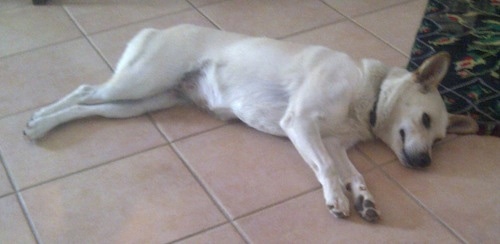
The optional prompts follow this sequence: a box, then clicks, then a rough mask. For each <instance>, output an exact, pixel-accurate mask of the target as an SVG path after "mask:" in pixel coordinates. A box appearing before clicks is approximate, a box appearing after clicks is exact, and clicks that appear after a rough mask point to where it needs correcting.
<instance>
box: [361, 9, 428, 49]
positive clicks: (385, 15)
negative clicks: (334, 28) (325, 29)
mask: <svg viewBox="0 0 500 244" xmlns="http://www.w3.org/2000/svg"><path fill="white" fill-rule="evenodd" d="M426 5H427V1H426V0H417V1H412V2H409V3H407V4H402V5H397V6H395V7H392V8H388V9H384V10H382V11H378V12H374V13H372V14H368V15H363V16H361V17H357V18H354V21H356V22H358V23H359V24H361V25H362V26H363V27H364V28H366V29H367V30H368V31H370V32H372V33H374V34H375V35H377V36H378V37H380V38H382V39H383V40H385V41H386V42H387V43H389V44H390V45H393V46H394V47H396V48H397V49H399V50H400V51H401V52H403V53H404V54H406V55H408V56H410V53H411V48H412V46H413V41H414V40H415V35H416V34H417V30H418V28H419V26H420V22H421V21H422V18H423V15H424V10H425V6H426Z"/></svg>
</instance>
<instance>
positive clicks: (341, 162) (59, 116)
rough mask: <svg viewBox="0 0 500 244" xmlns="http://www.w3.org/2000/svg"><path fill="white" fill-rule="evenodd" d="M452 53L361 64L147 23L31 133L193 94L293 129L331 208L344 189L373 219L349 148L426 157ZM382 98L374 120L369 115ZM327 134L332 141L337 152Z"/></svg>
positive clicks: (407, 159) (256, 121) (38, 119)
mask: <svg viewBox="0 0 500 244" xmlns="http://www.w3.org/2000/svg"><path fill="white" fill-rule="evenodd" d="M446 61H448V63H449V60H447V59H446V57H444V56H443V55H441V56H439V57H437V58H435V59H433V60H432V62H431V61H429V62H428V63H426V65H424V66H423V68H422V69H420V70H419V74H412V73H409V72H407V71H406V70H403V69H400V68H389V67H387V66H385V65H383V64H382V63H380V62H379V61H375V60H368V59H365V60H361V61H359V62H357V61H354V60H352V59H351V58H350V57H349V56H347V55H346V54H344V53H340V52H335V51H332V50H329V49H327V48H325V47H320V46H305V45H298V44H293V43H287V42H281V41H276V40H272V39H267V38H254V37H248V36H243V35H239V34H233V33H227V32H221V31H217V30H213V29H207V28H201V27H196V26H191V25H181V26H177V27H173V28H170V29H167V30H154V29H146V30H143V31H141V32H140V33H139V34H138V35H137V36H136V37H135V38H134V39H133V40H131V41H130V43H129V45H128V47H127V49H126V51H125V53H124V54H123V56H122V58H121V60H120V62H119V63H118V66H117V69H116V73H115V74H114V75H113V76H112V77H111V79H110V80H109V81H108V82H106V83H104V84H102V85H99V86H89V85H82V86H81V87H80V88H78V89H76V90H75V91H74V92H72V93H70V94H69V95H67V96H66V97H64V98H62V99H61V100H59V101H58V102H56V103H54V104H52V105H49V106H47V107H45V108H42V109H40V110H39V111H38V112H36V113H35V114H34V115H33V118H32V119H31V121H29V122H28V126H27V128H26V129H25V134H26V135H27V137H29V138H31V139H37V138H40V137H42V136H43V135H45V134H46V133H47V132H48V131H49V130H51V129H52V128H54V127H55V126H57V125H59V124H61V123H65V122H68V121H71V120H74V119H78V118H82V117H87V116H92V115H100V116H104V117H110V118H125V117H131V116H137V115H140V114H143V113H146V112H149V111H153V110H158V109H163V108H168V107H171V106H174V105H175V104H178V103H179V102H182V101H186V100H188V101H191V102H193V103H195V104H196V105H198V106H200V107H202V108H204V109H206V110H209V111H211V112H212V113H214V114H216V115H217V116H218V117H220V118H222V119H233V118H238V119H240V120H242V121H243V122H245V123H246V124H247V125H249V126H251V127H254V128H256V129H258V130H261V131H264V132H266V133H269V134H273V135H278V136H287V137H288V138H290V140H291V141H292V142H293V144H294V145H295V147H296V148H297V150H298V151H299V153H300V155H301V156H302V157H303V158H304V160H305V161H306V162H307V163H308V164H309V166H310V167H311V168H312V169H313V170H314V172H315V174H316V176H317V178H318V180H319V182H320V183H321V184H322V186H323V191H324V197H325V200H326V204H327V206H328V208H329V209H330V211H331V212H332V213H333V214H335V215H336V216H339V217H344V216H348V215H349V200H348V199H347V197H346V196H345V195H344V192H343V189H346V188H347V190H350V191H351V192H352V193H353V198H354V201H355V206H356V209H357V211H358V212H359V213H360V214H361V216H362V217H363V218H365V219H367V220H368V221H374V220H376V219H377V218H378V211H377V210H376V209H375V207H374V206H373V203H374V200H373V197H372V195H371V194H370V192H369V191H368V188H367V186H366V184H365V182H364V179H363V177H362V176H361V174H360V173H359V172H358V171H357V170H356V169H355V168H354V166H353V165H352V163H351V162H350V160H349V158H348V157H347V154H346V149H347V148H349V147H350V146H352V145H353V144H354V143H356V142H358V141H360V140H367V139H373V138H375V137H380V138H381V139H382V140H383V141H384V142H386V143H387V144H388V145H389V146H390V147H391V148H392V149H393V150H394V152H395V153H396V154H397V155H398V157H399V158H400V159H401V161H402V162H403V163H404V164H406V165H408V166H414V165H411V163H414V162H417V163H419V161H418V159H415V157H414V155H424V154H425V155H428V154H427V153H429V152H430V148H431V146H432V143H433V141H434V139H436V138H441V137H444V135H445V131H446V126H447V124H448V119H447V118H448V115H447V113H446V110H445V107H444V104H443V102H442V101H441V99H440V97H439V94H438V92H437V89H436V86H437V83H439V80H440V79H441V78H442V77H439V76H440V74H439V72H441V73H443V69H446V68H447V64H448V63H447V64H446V65H440V64H439V63H443V62H446ZM429 67H430V68H429ZM434 70H438V71H439V72H436V71H434ZM431 72H436V73H438V74H437V75H434V73H431ZM429 74H431V75H429ZM419 75H420V76H419ZM434 76H437V78H433V79H431V80H432V81H425V82H424V81H422V79H423V78H422V77H424V78H427V77H434ZM419 77H420V78H419ZM421 78H422V79H421ZM434 80H438V81H434ZM424 88H425V89H424ZM422 91H426V92H422ZM379 94H380V95H379ZM377 99H378V103H377V104H378V106H377V110H376V115H377V121H376V125H375V126H374V127H372V126H370V122H369V120H370V119H369V114H370V111H371V109H372V108H373V106H374V103H375V102H376V101H377ZM423 113H427V114H429V116H430V117H431V119H432V125H431V127H430V128H424V126H423V125H422V114H423ZM453 121H455V120H453ZM401 130H404V131H405V134H406V137H405V139H404V140H403V139H402V137H401V134H400V133H401V132H400V131H401ZM324 137H330V138H329V140H330V142H331V143H332V144H333V145H334V147H332V149H331V150H330V152H328V151H327V150H326V148H325V146H324V144H323V141H322V138H324ZM420 161H422V160H420Z"/></svg>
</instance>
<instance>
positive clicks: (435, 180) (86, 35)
mask: <svg viewBox="0 0 500 244" xmlns="http://www.w3.org/2000/svg"><path fill="white" fill-rule="evenodd" d="M425 5H426V1H425V0H390V1H385V0H378V1H377V0H357V1H348V0H324V1H320V0H273V1H270V0H226V1H224V0H169V1H158V0H127V1H118V0H54V1H50V3H49V5H48V6H40V7H34V6H32V5H31V4H30V1H29V0H0V84H1V89H0V135H1V136H0V156H1V157H0V161H1V164H0V243H33V242H39V243H170V242H181V243H245V242H251V243H498V241H499V240H500V232H499V231H498V230H500V191H499V189H500V188H499V187H500V178H499V177H498V175H500V166H499V163H500V150H499V149H500V140H499V139H498V138H491V137H479V136H449V137H448V138H447V139H446V140H444V141H443V142H441V143H440V144H438V145H437V146H436V148H435V152H434V164H433V166H431V167H430V168H429V169H427V170H422V171H415V170H409V169H406V168H404V167H402V166H400V165H399V164H398V162H397V161H396V159H395V156H394V155H393V154H392V153H391V152H390V150H389V149H388V148H387V147H385V146H384V145H383V144H381V143H380V142H369V143H363V144H360V145H358V146H356V147H355V148H353V149H351V150H350V151H349V156H350V157H351V159H352V161H353V162H354V164H355V165H356V166H357V167H358V169H359V170H360V171H361V172H362V173H363V174H364V175H365V178H366V180H367V182H368V184H369V186H370V188H371V189H372V192H373V194H374V195H375V197H376V199H377V203H378V206H379V208H380V210H381V211H382V219H381V221H380V222H379V223H377V224H368V223H365V222H364V221H362V220H361V219H360V218H359V217H358V216H356V215H353V216H351V217H349V218H348V219H343V220H339V219H335V218H333V217H332V216H330V215H329V213H328V211H327V210H326V208H325V206H324V204H323V199H322V195H321V190H320V186H319V184H318V183H317V181H316V179H315V177H314V175H313V173H312V172H311V170H310V169H309V168H308V167H307V166H306V165H305V164H304V163H303V161H302V159H301V158H300V157H299V155H298V153H297V152H296V151H295V150H294V148H293V146H292V145H291V143H290V142H289V141H288V140H286V139H283V138H278V137H273V136H269V135H265V134H263V133H259V132H257V131H254V130H251V129H249V128H247V127H245V126H243V125H242V124H240V123H225V122H221V121H218V120H216V119H214V118H211V117H210V116H208V115H206V114H204V113H201V112H199V111H198V110H196V109H193V108H191V107H189V106H184V107H178V108H172V109H169V110H165V111H159V112H155V113H151V114H148V115H144V116H140V117H137V118H132V119H126V120H107V119H101V118H90V119H85V120H81V121H77V122H74V123H70V124H67V125H63V126H60V127H58V128H57V129H56V130H54V131H53V132H52V133H50V134H49V135H48V136H47V137H46V138H45V139H43V140H41V141H39V142H37V143H33V142H29V141H27V140H25V139H24V138H23V137H22V134H21V131H22V128H23V126H24V124H25V122H26V121H27V119H28V118H29V117H30V114H31V113H32V112H33V111H34V110H35V109H36V108H38V107H40V106H43V105H45V104H47V103H50V102H51V101H54V100H55V99H57V98H59V97H61V96H62V95H64V94H66V93H67V92H69V91H71V90H72V89H74V88H75V87H76V86H77V85H78V84H81V83H91V84H97V83H101V82H103V81H105V80H106V78H107V77H109V76H110V74H111V73H112V72H113V68H114V67H115V64H116V62H117V60H118V59H119V56H120V53H121V52H122V50H123V49H124V47H125V45H126V42H127V40H129V39H130V38H131V37H132V36H133V35H134V34H135V33H136V32H137V31H138V30H140V29H141V28H144V27H156V28H166V27H169V26H172V25H175V24H179V23H193V24H197V25H202V26H208V27H213V28H219V29H223V30H229V31H237V32H241V33H247V34H253V35H266V36H270V37H275V38H280V39H286V40H290V41H294V42H300V43H309V44H321V45H325V46H327V47H331V48H334V49H338V50H343V51H346V52H349V53H350V54H351V55H352V56H354V57H356V58H361V57H372V58H377V59H380V60H383V61H384V62H386V63H388V64H391V65H396V66H404V65H405V64H406V60H407V58H408V54H409V51H410V48H411V45H412V41H413V37H414V34H415V32H416V30H417V27H418V25H419V22H420V18H421V16H422V13H423V10H424V8H425ZM326 143H327V146H329V144H328V141H327V142H326Z"/></svg>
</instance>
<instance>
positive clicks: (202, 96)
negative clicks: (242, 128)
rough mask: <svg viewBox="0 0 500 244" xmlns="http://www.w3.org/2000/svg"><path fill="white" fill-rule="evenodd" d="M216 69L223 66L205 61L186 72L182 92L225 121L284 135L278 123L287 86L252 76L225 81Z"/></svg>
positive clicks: (182, 82)
mask: <svg viewBox="0 0 500 244" xmlns="http://www.w3.org/2000/svg"><path fill="white" fill-rule="evenodd" d="M217 69H224V68H221V67H220V66H219V65H217V64H215V63H214V62H212V61H206V62H204V63H203V64H202V66H201V68H200V69H196V70H194V71H190V72H188V73H186V75H185V76H184V79H183V80H182V81H181V83H180V89H181V91H182V93H183V94H184V95H185V96H186V97H187V98H188V99H189V100H190V101H192V102H193V103H194V104H196V105H197V106H198V107H200V108H203V109H205V110H208V111H210V112H211V113H213V114H214V115H215V116H216V117H218V118H220V119H222V120H229V119H239V120H241V121H243V122H244V123H245V124H247V125H248V126H250V127H253V128H255V129H257V130H260V131H262V132H265V133H269V134H273V135H278V136H285V133H284V131H283V130H282V129H281V127H280V125H279V122H280V120H281V118H282V117H283V114H284V113H285V110H286V108H287V106H288V100H289V94H288V92H287V90H286V89H285V87H283V86H282V85H280V83H279V82H272V81H271V82H269V81H264V80H260V79H257V78H256V77H252V76H248V77H239V78H240V79H239V80H238V82H235V81H228V80H224V77H221V76H220V75H217V74H218V73H220V72H219V71H218V70H217ZM226 78H227V77H226ZM228 84H230V85H228Z"/></svg>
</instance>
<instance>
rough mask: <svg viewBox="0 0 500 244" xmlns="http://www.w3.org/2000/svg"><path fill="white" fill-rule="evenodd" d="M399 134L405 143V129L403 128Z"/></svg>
mask: <svg viewBox="0 0 500 244" xmlns="http://www.w3.org/2000/svg"><path fill="white" fill-rule="evenodd" d="M399 135H400V136H401V141H403V143H404V142H405V136H406V134H405V130H403V129H401V130H399Z"/></svg>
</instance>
